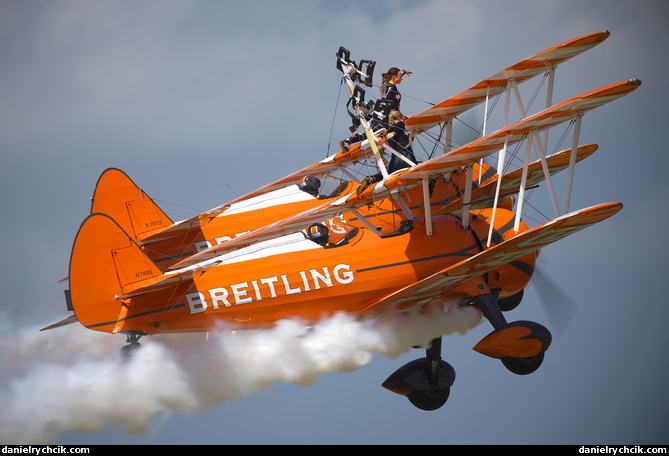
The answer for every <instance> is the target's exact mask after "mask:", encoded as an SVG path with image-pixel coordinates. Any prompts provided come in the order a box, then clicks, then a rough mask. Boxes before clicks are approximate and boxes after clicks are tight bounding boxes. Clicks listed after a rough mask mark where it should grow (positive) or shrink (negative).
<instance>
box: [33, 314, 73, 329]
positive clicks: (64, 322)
mask: <svg viewBox="0 0 669 456" xmlns="http://www.w3.org/2000/svg"><path fill="white" fill-rule="evenodd" d="M78 321H79V320H77V316H76V315H70V316H69V317H67V318H65V319H63V320H61V321H59V322H58V323H54V324H52V325H49V326H47V327H45V328H42V329H40V331H46V330H49V329H54V328H60V327H61V326H67V325H71V324H72V323H77V322H78Z"/></svg>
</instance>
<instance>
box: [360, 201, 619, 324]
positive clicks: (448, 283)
mask: <svg viewBox="0 0 669 456" xmlns="http://www.w3.org/2000/svg"><path fill="white" fill-rule="evenodd" d="M620 209H622V204H621V203H608V204H601V205H598V206H593V207H591V208H587V209H581V210H580V211H575V212H572V213H570V214H567V215H564V216H562V217H558V218H556V219H553V220H549V221H548V222H546V223H543V224H541V225H539V226H537V227H535V228H532V229H529V230H527V231H525V232H523V233H520V234H518V235H516V236H514V237H512V238H511V239H508V240H506V241H504V242H502V243H500V244H497V245H495V246H493V247H491V248H489V249H487V250H484V251H483V252H481V253H479V254H477V255H474V256H472V257H470V258H467V259H466V260H463V261H461V262H459V263H457V264H454V265H452V266H449V267H447V268H445V269H444V270H442V271H439V272H437V273H435V274H432V275H431V276H430V277H427V278H425V279H423V280H421V281H419V282H416V283H414V284H412V285H409V286H407V287H404V288H403V289H401V290H398V291H396V292H394V293H392V294H390V295H388V296H386V297H384V298H382V299H379V300H378V301H376V302H374V303H371V304H370V305H369V306H367V307H366V308H365V309H363V310H362V312H363V313H380V312H384V311H387V310H403V309H406V308H408V307H414V306H420V305H423V304H425V303H426V302H427V301H429V300H430V299H433V298H435V297H437V296H439V295H440V294H443V293H444V292H445V291H447V290H449V289H452V288H453V287H455V286H457V285H459V284H462V283H464V282H467V281H469V280H471V279H474V278H476V277H480V276H482V275H484V274H486V273H487V272H490V271H492V270H494V269H496V268H498V267H500V266H502V265H505V264H508V263H510V262H511V261H514V260H515V259H518V258H520V257H522V256H525V255H527V254H529V253H531V252H533V251H536V250H538V249H540V248H542V247H544V246H546V245H548V244H551V243H553V242H556V241H559V240H560V239H562V238H564V237H566V236H569V235H570V234H573V233H576V232H577V231H580V230H582V229H584V228H587V227H588V226H590V225H593V224H595V223H597V222H601V221H602V220H605V219H607V218H609V217H611V216H613V215H614V214H616V213H617V212H618V211H620Z"/></svg>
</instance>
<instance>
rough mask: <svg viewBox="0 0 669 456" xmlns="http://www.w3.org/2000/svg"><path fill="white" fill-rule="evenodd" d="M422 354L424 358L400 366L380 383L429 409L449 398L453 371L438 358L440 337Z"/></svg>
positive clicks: (416, 404)
mask: <svg viewBox="0 0 669 456" xmlns="http://www.w3.org/2000/svg"><path fill="white" fill-rule="evenodd" d="M425 354H426V357H425V358H420V359H416V360H414V361H412V362H410V363H408V364H405V365H404V366H402V367H400V368H399V369H398V370H396V371H395V372H394V373H393V374H392V375H390V377H388V378H387V379H386V381H385V382H383V385H382V386H383V387H384V388H386V389H388V390H390V391H392V392H393V393H397V394H400V395H402V396H406V397H407V398H408V399H409V401H410V402H411V403H412V404H413V405H414V406H416V407H418V408H419V409H421V410H428V411H431V410H437V409H438V408H440V407H441V406H443V405H444V404H445V403H446V401H447V400H448V397H449V395H450V393H451V386H452V385H453V383H454V382H455V370H454V369H453V367H452V366H451V365H450V364H448V363H447V362H446V361H443V360H442V359H441V338H437V339H434V340H432V342H431V345H430V347H429V348H428V349H427V350H426V351H425Z"/></svg>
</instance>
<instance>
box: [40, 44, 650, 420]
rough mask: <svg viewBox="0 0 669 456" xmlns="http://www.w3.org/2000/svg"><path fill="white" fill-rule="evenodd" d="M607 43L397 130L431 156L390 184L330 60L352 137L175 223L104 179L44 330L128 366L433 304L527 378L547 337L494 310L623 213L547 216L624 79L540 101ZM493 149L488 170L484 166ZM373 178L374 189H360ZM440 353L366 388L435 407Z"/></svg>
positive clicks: (346, 69) (343, 56) (442, 392)
mask: <svg viewBox="0 0 669 456" xmlns="http://www.w3.org/2000/svg"><path fill="white" fill-rule="evenodd" d="M608 35H609V33H608V32H606V31H604V32H599V33H594V34H591V35H587V36H583V37H580V38H576V39H573V40H570V41H567V42H565V43H563V44H560V45H558V46H555V47H552V48H550V49H547V50H545V51H542V52H540V53H538V54H535V55H533V56H531V57H529V58H527V59H525V60H523V61H521V62H519V63H518V64H516V65H513V66H510V67H508V68H506V69H504V70H503V71H501V72H499V73H497V74H495V75H493V76H491V77H489V78H487V79H484V80H483V81H481V82H480V83H478V84H476V85H474V86H473V87H471V88H469V89H467V90H465V91H463V92H461V93H459V94H457V95H455V96H453V97H451V98H449V99H447V100H446V101H444V102H442V103H439V104H436V105H434V106H431V107H430V108H429V109H427V110H425V111H423V112H421V113H418V114H415V115H412V116H410V117H408V118H407V119H406V121H405V126H406V129H407V131H408V132H409V133H410V135H411V136H412V137H413V144H414V145H417V144H418V143H419V142H421V141H425V142H427V143H428V144H431V149H432V150H431V151H430V152H429V154H428V156H427V157H426V158H425V159H422V160H419V161H418V162H417V163H413V162H407V164H406V167H405V168H403V169H401V170H399V171H395V172H393V173H389V172H388V171H387V169H386V161H387V157H388V156H391V155H392V154H396V153H397V151H395V150H393V149H392V147H391V146H390V145H389V141H388V136H389V135H387V134H386V133H387V125H383V124H382V123H381V122H378V121H376V122H375V120H379V119H381V118H383V115H384V114H385V113H384V112H383V110H384V103H383V100H376V102H375V103H374V102H373V100H370V101H366V100H365V98H366V92H365V88H364V87H372V86H373V84H372V80H373V71H374V66H375V62H373V61H369V60H363V61H361V62H360V63H356V62H355V61H352V60H351V59H350V54H349V51H348V50H346V49H345V48H340V49H339V51H338V52H337V61H336V66H337V68H338V69H339V70H340V71H341V72H342V73H343V79H344V81H345V82H346V86H347V87H348V89H349V90H350V93H351V98H350V106H351V107H352V108H353V111H351V110H350V109H349V113H350V114H351V115H352V117H353V121H354V126H356V127H362V130H363V131H364V134H365V138H366V139H365V140H364V141H361V142H358V143H356V144H353V145H351V146H350V147H347V148H345V149H344V150H342V151H341V152H339V153H336V154H334V155H331V156H329V157H327V158H326V159H324V160H322V161H320V162H318V163H315V164H313V165H311V166H308V167H306V168H304V169H302V170H300V171H297V172H295V173H293V174H291V175H289V176H287V177H285V178H283V179H280V180H278V181H276V182H273V183H271V184H268V185H266V186H264V187H262V188H260V189H258V190H256V191H254V192H251V193H249V194H247V195H245V196H243V197H240V198H237V199H235V200H234V201H230V202H228V203H226V204H224V205H221V206H219V207H216V208H214V209H212V210H210V211H208V212H205V213H203V214H199V215H197V216H195V217H192V218H190V219H187V220H183V221H180V222H176V223H175V222H173V221H172V220H171V219H170V217H168V216H167V215H166V214H165V212H163V210H161V209H160V208H159V207H158V206H157V205H156V204H155V203H154V201H153V200H152V199H151V198H150V197H149V196H148V195H147V194H146V193H144V191H142V190H141V189H140V188H139V187H138V186H136V185H135V184H134V183H133V181H132V180H131V179H130V178H128V176H126V174H124V173H123V172H122V171H120V170H118V169H114V168H110V169H107V170H106V171H105V172H104V173H103V174H102V175H101V177H100V179H99V181H98V183H97V186H96V188H95V193H94V195H93V198H92V207H91V214H90V215H89V216H88V217H87V218H86V219H85V221H84V222H83V223H82V225H81V227H80V229H79V232H78V233H77V235H76V238H75V240H74V245H73V248H72V255H71V259H70V266H69V276H68V279H69V290H68V291H67V292H66V297H67V303H68V309H69V310H71V311H73V312H74V314H73V315H72V316H71V317H69V318H67V319H66V320H63V321H62V322H60V323H57V324H55V325H52V326H50V327H48V328H52V327H56V326H61V325H63V324H66V323H72V322H77V321H78V322H79V323H81V324H82V325H83V326H85V327H86V328H89V329H92V330H95V331H102V332H108V333H113V334H115V333H123V334H126V336H127V342H128V344H127V345H126V346H125V347H123V349H122V352H123V353H124V354H128V353H129V352H130V351H132V350H133V349H135V348H137V347H139V343H138V340H139V338H140V337H142V336H145V335H154V334H161V333H180V332H206V331H210V330H212V329H213V328H214V327H215V326H216V325H217V324H219V323H220V322H226V323H228V324H233V325H234V327H235V328H238V329H244V328H260V327H268V326H271V325H273V324H274V323H275V322H277V321H279V320H282V319H290V318H299V319H301V320H302V321H305V322H308V323H313V322H316V321H318V320H320V319H323V318H326V317H328V316H332V315H333V314H335V313H338V312H346V313H349V314H353V315H356V316H358V317H360V318H366V317H373V316H378V315H381V314H385V313H390V312H406V311H410V310H421V311H423V312H439V311H440V310H439V309H440V307H439V306H437V305H435V303H440V302H441V303H443V302H444V300H448V301H449V302H457V303H458V305H459V306H469V307H470V308H472V309H476V311H477V312H480V314H481V315H482V316H484V317H485V318H486V319H487V320H488V321H489V322H490V323H491V325H492V327H493V331H492V332H491V333H490V334H489V335H488V336H486V337H485V338H484V339H483V340H481V341H480V342H479V343H478V344H477V345H476V346H475V347H474V350H476V351H478V352H480V353H482V354H485V355H487V356H490V357H492V358H497V359H501V361H502V362H503V363H504V365H505V366H506V367H507V368H508V369H509V370H511V371H512V372H515V373H518V374H527V373H530V372H533V371H534V370H536V369H537V368H538V367H539V365H540V364H541V362H542V360H543V357H544V352H545V351H546V350H547V349H548V347H549V345H550V343H551V334H550V332H549V331H548V330H547V329H546V328H544V327H543V326H541V325H539V324H537V323H533V322H528V321H518V322H512V323H508V322H507V321H506V319H505V317H504V314H503V311H505V310H509V309H511V308H514V307H515V306H516V305H517V304H518V303H519V302H520V299H521V297H522V294H523V289H524V287H525V286H526V285H527V284H528V283H529V281H530V279H531V277H532V273H533V270H534V267H535V261H536V258H537V255H538V253H539V251H540V249H541V248H542V247H544V246H546V245H548V244H550V243H553V242H555V241H558V240H559V239H561V238H563V237H565V236H568V235H570V234H572V233H575V232H577V231H579V230H581V229H583V228H585V227H587V226H590V225H592V224H594V223H597V222H600V221H602V220H604V219H606V218H608V217H610V216H612V215H614V214H615V213H617V212H618V211H619V210H620V209H621V207H622V205H621V204H620V203H608V204H601V205H597V206H593V207H590V208H587V209H582V210H578V211H575V212H569V213H567V206H568V200H569V190H568V189H567V191H566V194H565V204H564V206H565V207H563V208H562V209H560V208H559V207H558V204H557V202H556V198H555V191H554V188H553V184H552V181H551V176H552V175H553V174H555V173H556V172H558V171H561V170H565V169H566V170H568V172H569V180H568V183H567V187H569V186H570V182H571V176H572V174H573V170H574V166H575V164H576V163H577V162H578V161H580V160H582V159H584V158H586V157H588V156H589V155H591V154H592V153H594V152H595V151H596V150H597V146H596V145H593V144H589V145H581V146H579V145H578V132H579V129H580V125H581V119H582V118H583V116H584V114H586V113H587V112H589V111H590V110H592V109H594V108H597V107H599V106H601V105H603V104H605V103H608V102H610V101H612V100H615V99H617V98H619V97H621V96H623V95H626V94H628V93H630V92H632V91H633V90H635V89H636V88H637V87H638V86H639V84H640V82H639V81H638V80H634V79H632V80H628V81H624V82H620V83H616V84H612V85H608V86H605V87H602V88H599V89H596V90H592V91H590V92H587V93H584V94H582V95H579V96H576V97H573V98H571V99H569V100H567V101H564V102H562V103H559V104H555V105H552V104H551V103H552V102H551V101H550V98H551V95H550V91H551V90H552V84H553V77H554V70H555V68H556V66H557V65H559V64H560V63H562V62H564V61H565V60H568V59H570V58H572V57H574V56H576V55H578V54H580V53H582V52H584V51H586V50H588V49H590V48H592V47H593V46H595V45H597V44H599V43H601V42H602V41H604V40H605V39H606V38H607V37H608ZM541 74H543V75H545V76H546V79H547V80H548V84H547V86H548V88H547V91H548V92H549V96H547V100H548V102H547V107H546V108H545V109H543V110H541V111H540V112H538V113H536V114H534V115H529V116H528V115H526V114H525V112H524V109H523V108H522V103H521V102H520V92H519V90H518V86H519V84H521V83H523V82H525V81H526V80H528V79H530V78H533V77H534V76H537V75H541ZM502 95H505V96H506V104H505V109H506V110H507V111H506V112H508V106H509V100H510V98H511V96H512V95H513V96H515V97H516V98H518V100H519V105H520V106H521V109H522V116H521V117H522V119H521V120H519V121H518V122H515V123H510V124H505V125H503V126H502V127H501V128H500V129H498V130H497V131H495V132H493V133H489V134H486V133H485V131H483V132H482V134H481V135H480V137H479V138H478V139H475V140H473V141H471V142H469V143H467V144H464V145H461V146H459V147H454V146H453V139H452V134H453V128H452V127H453V120H454V119H457V116H459V115H460V114H462V113H464V112H465V111H468V110H470V109H472V108H474V107H479V109H480V107H482V105H485V111H486V112H485V118H486V119H487V118H488V112H487V111H488V106H489V102H490V101H491V100H493V99H495V97H498V96H502ZM504 117H505V119H506V117H507V114H506V113H505V115H504ZM561 124H564V125H565V126H567V124H569V125H571V128H572V130H573V140H572V144H571V147H568V148H566V149H565V150H563V151H562V152H558V153H554V154H552V155H547V154H546V152H545V149H546V144H545V143H544V140H543V139H542V137H541V136H540V134H541V133H542V132H544V131H547V130H548V129H550V128H552V127H555V126H557V125H561ZM433 129H434V130H438V134H437V133H431V131H432V130H433ZM484 130H485V129H484ZM521 144H525V145H526V147H525V153H524V160H522V165H521V166H516V169H515V171H511V172H509V173H506V174H502V173H498V172H497V171H496V170H502V169H504V166H505V164H506V160H507V155H510V154H507V151H508V150H509V148H510V147H511V146H514V147H518V146H520V145H521ZM416 148H417V147H416ZM493 154H497V158H498V160H497V165H496V166H492V165H490V164H487V163H485V162H484V160H483V159H484V158H487V157H491V158H492V155H493ZM532 155H535V157H533V158H532V159H531V158H530V157H531V156H532ZM537 157H538V158H537ZM370 171H371V172H370ZM375 172H380V173H381V175H382V178H381V180H380V181H378V182H375V183H373V184H371V185H369V186H361V185H360V182H361V180H362V178H363V177H364V176H366V175H369V174H372V173H375ZM500 174H502V175H500ZM544 183H545V184H546V187H547V188H548V190H549V193H550V196H551V200H552V201H553V205H554V209H555V212H556V218H554V219H552V220H548V221H546V222H545V223H542V224H539V225H537V226H534V227H530V226H529V225H528V224H527V223H526V222H525V221H524V220H523V218H522V209H523V206H524V201H525V198H526V191H527V190H529V189H532V188H534V187H536V186H539V185H540V184H542V185H543V184H544ZM442 308H443V305H442ZM48 328H45V329H48ZM440 347H441V338H437V339H434V340H433V341H432V344H431V346H430V347H429V348H428V349H427V351H426V357H424V358H420V359H418V360H416V361H414V362H412V363H409V364H407V365H406V366H404V367H402V368H400V369H399V370H398V371H396V372H395V373H394V374H392V375H391V376H390V377H389V378H388V379H387V380H386V382H385V383H384V385H383V386H384V387H386V388H388V389H389V390H391V391H393V392H396V393H399V394H401V395H405V396H407V397H408V398H409V399H410V401H411V402H412V403H413V404H414V405H416V406H417V407H419V408H421V409H425V410H433V409H436V408H439V407H441V406H442V405H443V404H444V403H445V402H446V400H447V398H448V395H449V392H450V387H451V385H452V384H453V381H454V375H455V374H454V371H453V368H452V367H451V366H450V365H449V364H448V363H446V362H445V361H443V360H442V359H441V353H440Z"/></svg>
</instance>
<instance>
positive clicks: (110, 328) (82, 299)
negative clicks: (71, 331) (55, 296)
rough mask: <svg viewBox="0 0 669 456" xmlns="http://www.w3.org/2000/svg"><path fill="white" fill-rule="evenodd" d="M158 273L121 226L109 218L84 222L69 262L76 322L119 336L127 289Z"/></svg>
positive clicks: (90, 218)
mask: <svg viewBox="0 0 669 456" xmlns="http://www.w3.org/2000/svg"><path fill="white" fill-rule="evenodd" d="M162 275H163V273H162V271H161V270H160V269H159V268H158V267H157V266H156V265H155V264H154V263H153V261H151V259H149V257H148V256H146V254H145V253H144V252H143V251H142V249H141V247H140V246H139V245H138V244H137V242H136V241H135V240H134V239H133V238H132V237H131V236H130V235H128V233H126V232H125V231H124V230H123V228H122V226H121V225H120V224H119V223H117V222H116V221H115V220H114V219H113V218H112V217H111V216H109V215H107V214H97V213H95V214H91V215H90V216H88V217H87V218H86V220H84V222H83V223H82V224H81V227H80V228H79V232H78V233H77V236H76V238H75V241H74V245H73V247H72V256H71V257H70V273H69V280H70V299H71V304H72V309H73V310H74V313H75V315H76V318H77V319H78V320H79V322H80V323H81V324H82V325H84V326H85V327H87V328H89V329H94V330H97V331H102V332H111V333H117V332H119V331H121V330H122V329H123V327H124V324H125V321H126V317H127V316H128V309H129V301H127V300H124V299H123V295H124V294H125V293H127V291H128V290H130V289H134V288H137V287H139V286H146V285H147V284H149V283H153V282H157V281H159V280H160V279H161V278H162Z"/></svg>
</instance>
